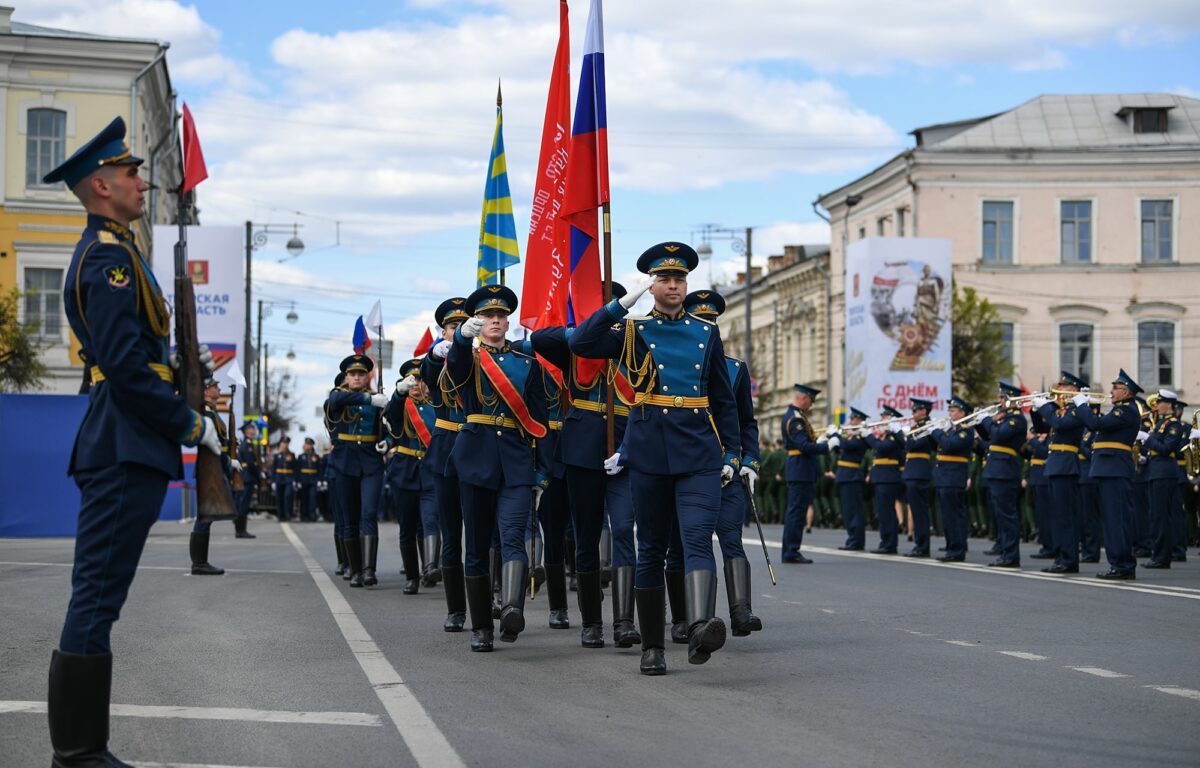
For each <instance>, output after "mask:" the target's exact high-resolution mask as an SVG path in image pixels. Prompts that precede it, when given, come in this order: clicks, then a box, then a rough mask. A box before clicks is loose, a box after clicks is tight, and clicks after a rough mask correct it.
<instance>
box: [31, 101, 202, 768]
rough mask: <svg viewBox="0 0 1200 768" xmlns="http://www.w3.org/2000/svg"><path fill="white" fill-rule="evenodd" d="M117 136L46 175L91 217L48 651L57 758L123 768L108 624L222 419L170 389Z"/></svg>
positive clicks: (71, 276) (74, 311)
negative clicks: (67, 496) (54, 619)
mask: <svg viewBox="0 0 1200 768" xmlns="http://www.w3.org/2000/svg"><path fill="white" fill-rule="evenodd" d="M124 138H125V121H124V120H122V119H121V118H120V117H118V118H116V119H115V120H113V121H112V123H110V124H109V125H108V127H107V128H105V129H104V130H103V131H101V132H100V133H99V135H97V136H96V137H95V138H93V139H92V140H91V141H89V142H87V143H86V144H84V145H83V146H82V147H80V148H79V149H78V150H77V151H76V152H75V153H74V154H73V155H71V157H69V158H68V159H67V160H66V162H64V163H63V164H62V165H60V166H59V167H57V168H55V169H54V170H53V171H51V172H50V173H48V174H46V176H45V178H43V179H42V181H43V182H45V183H47V184H53V183H55V182H59V181H61V182H64V183H65V184H66V185H67V187H68V188H70V190H71V191H72V192H73V193H74V194H75V196H76V197H78V198H79V200H80V202H82V203H83V207H84V208H85V209H86V210H87V214H88V217H87V226H86V228H85V229H84V231H83V235H82V236H81V237H80V239H79V243H78V244H77V245H76V246H75V253H74V255H73V256H72V257H71V265H70V267H69V268H68V270H67V275H66V288H65V290H64V297H63V298H64V302H65V308H66V313H67V321H68V322H69V323H70V324H71V330H72V331H73V332H74V333H75V335H76V337H78V339H79V342H80V345H81V349H80V355H81V357H82V358H83V359H84V361H85V363H86V364H87V365H88V373H89V379H90V389H89V391H88V410H87V413H86V414H84V417H83V423H82V424H80V426H79V432H78V434H77V435H76V437H75V446H74V449H73V450H72V452H71V463H70V466H69V468H68V470H67V472H68V474H70V475H72V476H73V477H74V478H75V484H76V485H78V486H79V492H80V500H79V504H80V506H79V526H78V533H77V535H76V539H75V567H74V570H73V571H72V574H71V602H70V604H69V606H68V607H67V616H66V621H65V622H64V623H63V629H62V635H61V637H60V638H59V647H58V650H56V651H55V652H54V654H53V655H52V657H51V659H50V686H49V691H48V696H47V710H48V714H49V720H50V743H51V745H52V746H53V748H54V758H53V764H54V765H106V766H125V765H126V764H125V763H123V762H121V761H119V760H117V758H115V757H113V756H112V754H111V753H109V751H108V704H109V692H110V689H111V686H112V650H111V647H110V645H109V633H110V632H111V631H112V625H113V623H114V622H115V621H116V620H117V616H118V615H119V614H120V612H121V607H122V606H123V605H124V604H125V598H126V596H127V595H128V594H129V587H130V585H131V584H132V583H133V577H134V574H135V573H136V572H137V565H138V560H139V559H141V555H142V548H143V547H144V546H145V543H146V537H147V535H149V533H150V527H151V526H152V525H153V524H154V521H155V520H157V519H158V513H159V510H160V509H161V508H162V503H163V498H164V497H165V496H166V492H167V483H168V481H170V480H171V479H172V478H181V477H183V461H182V458H181V456H180V452H179V446H180V445H185V446H196V445H203V446H204V447H205V448H206V449H208V450H210V451H212V452H213V453H214V454H218V455H219V454H220V452H221V446H220V442H219V441H218V439H217V427H216V423H215V422H213V420H212V419H210V418H205V417H203V416H201V414H199V413H196V412H195V411H193V410H192V409H191V408H189V407H188V406H187V403H185V402H184V400H183V398H182V397H180V396H179V395H178V394H177V393H176V391H175V385H174V383H173V376H172V372H171V367H170V365H169V362H170V360H169V357H168V350H169V348H170V341H169V339H168V336H169V334H170V313H169V311H168V309H167V305H166V302H165V301H164V299H163V295H162V291H161V290H160V289H159V287H158V284H157V283H156V282H155V280H154V274H153V272H151V271H150V266H149V265H148V264H147V263H146V262H145V260H144V259H143V258H142V255H141V253H140V252H139V251H138V246H137V242H136V240H135V238H134V235H133V233H132V232H131V231H130V230H129V225H130V223H131V222H132V221H134V220H136V219H138V218H141V216H142V213H143V211H142V207H143V200H142V195H143V193H144V192H145V191H146V189H147V186H146V183H145V182H144V181H142V179H141V177H140V176H138V166H139V165H141V163H142V159H141V158H139V157H134V156H132V155H131V154H130V153H129V149H128V145H126V144H125V142H124ZM207 357H208V359H207V360H202V362H204V363H205V365H206V367H208V368H209V371H208V372H209V373H210V374H211V372H212V369H211V366H212V358H211V355H209V356H207Z"/></svg>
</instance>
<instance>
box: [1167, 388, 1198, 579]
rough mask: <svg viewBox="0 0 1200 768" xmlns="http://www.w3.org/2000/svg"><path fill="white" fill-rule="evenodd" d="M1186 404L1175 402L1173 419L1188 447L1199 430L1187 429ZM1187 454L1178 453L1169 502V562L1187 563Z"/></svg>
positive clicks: (1179, 401)
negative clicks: (1173, 496) (1184, 434)
mask: <svg viewBox="0 0 1200 768" xmlns="http://www.w3.org/2000/svg"><path fill="white" fill-rule="evenodd" d="M1187 407H1188V404H1187V403H1185V402H1183V401H1182V400H1178V399H1177V400H1176V401H1175V418H1177V419H1179V420H1180V422H1183V425H1184V427H1185V428H1187V431H1188V443H1189V445H1196V444H1195V443H1192V442H1191V441H1193V440H1200V429H1195V428H1188V425H1187V423H1186V422H1184V420H1183V414H1184V411H1186V410H1187ZM1186 456H1187V454H1184V453H1182V451H1181V452H1180V455H1179V460H1178V461H1177V462H1176V465H1177V466H1178V467H1179V470H1178V472H1179V484H1178V485H1177V486H1176V487H1175V493H1176V496H1177V497H1176V499H1175V500H1174V501H1172V502H1171V509H1172V514H1173V515H1174V517H1173V519H1172V522H1171V562H1173V563H1186V562H1187V534H1188V527H1187V514H1188V510H1187V498H1188V490H1189V486H1190V485H1191V482H1190V481H1189V480H1188V459H1187V458H1186Z"/></svg>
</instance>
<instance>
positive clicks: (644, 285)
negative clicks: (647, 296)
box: [617, 277, 654, 309]
mask: <svg viewBox="0 0 1200 768" xmlns="http://www.w3.org/2000/svg"><path fill="white" fill-rule="evenodd" d="M652 285H654V278H653V277H647V278H646V279H645V280H643V281H642V282H641V283H639V284H638V285H637V287H636V288H634V289H633V290H632V291H630V292H628V293H626V294H625V295H624V296H622V297H621V298H619V299H617V301H619V302H620V303H621V306H622V307H624V308H625V309H630V308H631V307H633V305H634V304H637V302H638V299H640V298H642V294H643V293H645V292H646V291H648V290H650V286H652Z"/></svg>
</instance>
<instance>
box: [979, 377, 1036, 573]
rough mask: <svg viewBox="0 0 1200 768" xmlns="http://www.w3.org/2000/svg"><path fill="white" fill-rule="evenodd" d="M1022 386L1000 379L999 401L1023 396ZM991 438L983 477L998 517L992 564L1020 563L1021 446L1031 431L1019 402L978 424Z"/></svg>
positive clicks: (1005, 566)
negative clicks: (995, 554) (995, 553)
mask: <svg viewBox="0 0 1200 768" xmlns="http://www.w3.org/2000/svg"><path fill="white" fill-rule="evenodd" d="M1020 395H1021V389H1020V388H1018V387H1014V386H1013V385H1011V384H1008V383H1006V382H1003V381H1002V382H1000V403H1001V405H1005V404H1006V403H1007V401H1008V400H1009V399H1010V398H1014V397H1020ZM976 429H978V430H979V432H980V434H982V435H983V436H984V437H985V438H986V439H987V441H988V453H987V466H985V467H984V469H983V480H984V482H985V483H987V485H988V497H989V499H990V500H991V504H992V510H993V513H994V515H995V518H996V552H997V557H996V559H995V560H993V561H992V562H990V563H988V565H990V566H992V567H993V568H1020V567H1021V517H1020V509H1019V507H1020V501H1021V449H1022V448H1024V447H1025V439H1026V437H1027V435H1028V434H1029V423H1028V422H1027V421H1026V419H1025V414H1024V413H1022V412H1021V408H1020V407H1019V406H1014V407H1002V408H1001V409H1000V410H998V411H997V412H996V414H995V415H994V416H993V417H992V418H991V419H990V420H988V419H985V420H983V421H982V422H980V423H979V425H978V426H977V427H976Z"/></svg>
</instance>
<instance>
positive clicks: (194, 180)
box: [183, 101, 208, 195]
mask: <svg viewBox="0 0 1200 768" xmlns="http://www.w3.org/2000/svg"><path fill="white" fill-rule="evenodd" d="M207 178H208V168H207V167H205V165H204V152H202V151H201V150H200V137H199V136H197V135H196V121H195V120H193V119H192V110H190V109H188V105H187V102H186V101H185V102H184V103H183V194H185V195H186V194H187V193H188V192H191V191H192V189H194V188H195V186H196V185H197V184H199V183H200V182H202V181H204V180H205V179H207Z"/></svg>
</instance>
